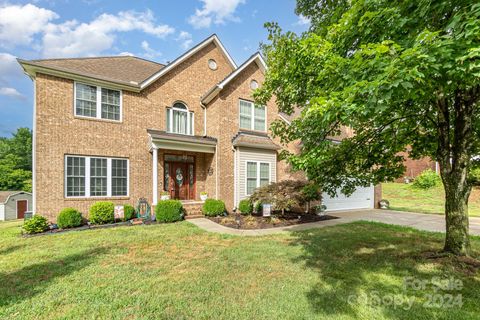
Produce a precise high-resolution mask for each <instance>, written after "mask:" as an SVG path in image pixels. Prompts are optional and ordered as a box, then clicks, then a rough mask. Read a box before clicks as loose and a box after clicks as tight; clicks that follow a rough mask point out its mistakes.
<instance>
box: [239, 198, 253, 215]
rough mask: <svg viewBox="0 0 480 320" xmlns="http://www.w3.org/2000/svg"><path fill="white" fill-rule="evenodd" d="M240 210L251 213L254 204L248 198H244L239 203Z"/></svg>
mask: <svg viewBox="0 0 480 320" xmlns="http://www.w3.org/2000/svg"><path fill="white" fill-rule="evenodd" d="M238 210H239V211H240V213H241V214H244V215H250V214H252V211H253V204H252V203H251V202H250V200H248V199H243V200H241V201H240V203H239V204H238Z"/></svg>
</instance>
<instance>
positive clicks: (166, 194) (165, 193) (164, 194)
mask: <svg viewBox="0 0 480 320" xmlns="http://www.w3.org/2000/svg"><path fill="white" fill-rule="evenodd" d="M160 200H170V192H168V191H162V192H161V193H160Z"/></svg>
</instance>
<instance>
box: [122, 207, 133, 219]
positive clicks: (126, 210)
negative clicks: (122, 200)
mask: <svg viewBox="0 0 480 320" xmlns="http://www.w3.org/2000/svg"><path fill="white" fill-rule="evenodd" d="M123 215H124V216H123V221H128V220H131V219H133V218H134V217H135V208H134V207H132V206H131V205H129V204H126V205H124V206H123Z"/></svg>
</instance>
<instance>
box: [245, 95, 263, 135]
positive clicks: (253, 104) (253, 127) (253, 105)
mask: <svg viewBox="0 0 480 320" xmlns="http://www.w3.org/2000/svg"><path fill="white" fill-rule="evenodd" d="M240 101H243V102H246V103H249V104H251V105H252V110H251V113H252V114H251V116H250V128H242V127H241V126H240V117H241V114H240ZM263 107H264V108H265V125H264V128H265V129H264V130H255V103H253V102H252V101H249V100H245V99H239V100H238V127H239V128H240V129H249V130H252V131H259V132H267V106H263Z"/></svg>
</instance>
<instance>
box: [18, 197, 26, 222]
mask: <svg viewBox="0 0 480 320" xmlns="http://www.w3.org/2000/svg"><path fill="white" fill-rule="evenodd" d="M27 210H28V201H27V200H17V219H23V217H24V216H25V212H26V211H27Z"/></svg>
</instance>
